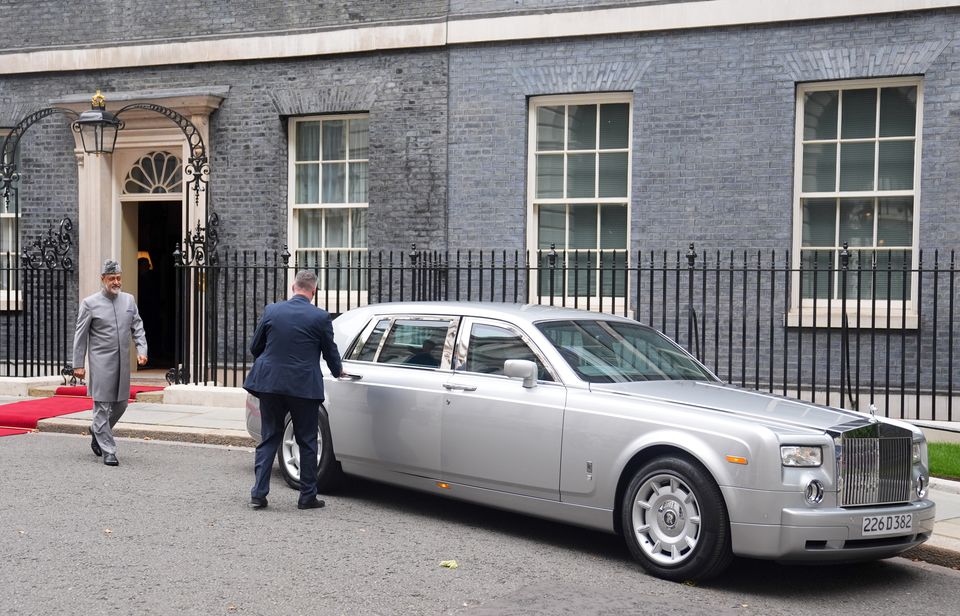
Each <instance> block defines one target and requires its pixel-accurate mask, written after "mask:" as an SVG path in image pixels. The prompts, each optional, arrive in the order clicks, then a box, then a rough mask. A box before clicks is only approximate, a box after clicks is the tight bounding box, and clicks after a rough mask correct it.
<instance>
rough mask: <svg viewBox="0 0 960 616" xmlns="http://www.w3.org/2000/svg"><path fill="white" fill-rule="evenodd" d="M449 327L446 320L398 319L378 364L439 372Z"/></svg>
mask: <svg viewBox="0 0 960 616" xmlns="http://www.w3.org/2000/svg"><path fill="white" fill-rule="evenodd" d="M449 327H450V322H449V321H445V320H417V319H397V320H396V321H394V324H393V328H392V329H391V330H390V332H389V333H388V334H387V339H386V340H385V341H384V343H383V348H382V349H381V350H380V355H379V356H378V357H377V360H376V361H377V363H379V364H406V365H409V366H426V367H429V368H437V367H439V366H440V360H441V355H442V353H443V346H444V343H445V341H446V338H447V331H448V329H449Z"/></svg>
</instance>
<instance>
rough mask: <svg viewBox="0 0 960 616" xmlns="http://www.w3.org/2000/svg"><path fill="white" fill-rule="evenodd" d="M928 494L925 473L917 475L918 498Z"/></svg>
mask: <svg viewBox="0 0 960 616" xmlns="http://www.w3.org/2000/svg"><path fill="white" fill-rule="evenodd" d="M926 495H927V478H926V477H924V476H923V475H917V498H923V497H924V496H926Z"/></svg>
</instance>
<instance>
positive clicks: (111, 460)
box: [103, 453, 120, 466]
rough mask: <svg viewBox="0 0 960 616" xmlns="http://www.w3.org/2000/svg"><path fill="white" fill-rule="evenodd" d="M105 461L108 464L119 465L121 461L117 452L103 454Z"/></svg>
mask: <svg viewBox="0 0 960 616" xmlns="http://www.w3.org/2000/svg"><path fill="white" fill-rule="evenodd" d="M103 463H104V464H106V465H107V466H119V465H120V461H119V460H117V454H115V453H105V454H103Z"/></svg>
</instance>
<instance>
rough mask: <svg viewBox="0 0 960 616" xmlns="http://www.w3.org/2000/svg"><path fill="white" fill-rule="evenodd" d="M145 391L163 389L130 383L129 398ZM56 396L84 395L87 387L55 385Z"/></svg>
mask: <svg viewBox="0 0 960 616" xmlns="http://www.w3.org/2000/svg"><path fill="white" fill-rule="evenodd" d="M145 391H163V387H153V386H151V385H131V386H130V400H131V401H133V400H136V399H137V394H139V393H142V392H145ZM57 395H58V396H86V395H87V387H86V386H85V385H75V386H73V387H57Z"/></svg>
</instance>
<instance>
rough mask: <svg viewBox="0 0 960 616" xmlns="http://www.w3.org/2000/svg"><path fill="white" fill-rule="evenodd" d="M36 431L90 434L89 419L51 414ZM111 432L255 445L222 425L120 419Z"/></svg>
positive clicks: (191, 441)
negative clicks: (206, 426) (189, 425)
mask: <svg viewBox="0 0 960 616" xmlns="http://www.w3.org/2000/svg"><path fill="white" fill-rule="evenodd" d="M37 431H38V432H59V433H64V434H81V435H89V434H90V420H88V419H70V418H67V417H51V418H50V419H41V420H40V421H39V422H37ZM113 435H114V436H119V437H126V438H141V439H146V440H157V441H173V442H178V443H205V444H210V445H232V446H235V447H256V445H257V443H256V441H254V440H253V439H252V438H251V437H250V435H249V434H247V431H246V430H230V429H225V428H216V429H214V428H193V427H191V428H187V427H181V426H161V425H154V424H137V423H131V422H122V423H119V424H117V425H116V426H115V427H114V428H113Z"/></svg>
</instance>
